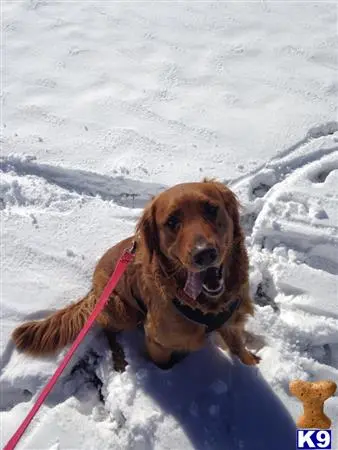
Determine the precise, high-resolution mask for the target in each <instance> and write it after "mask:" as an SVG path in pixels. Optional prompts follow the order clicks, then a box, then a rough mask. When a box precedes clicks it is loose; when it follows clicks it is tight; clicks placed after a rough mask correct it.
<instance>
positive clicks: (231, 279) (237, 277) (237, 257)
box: [208, 180, 249, 291]
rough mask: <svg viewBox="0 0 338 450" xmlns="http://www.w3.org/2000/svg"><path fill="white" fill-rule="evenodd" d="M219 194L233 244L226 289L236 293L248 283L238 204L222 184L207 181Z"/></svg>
mask: <svg viewBox="0 0 338 450" xmlns="http://www.w3.org/2000/svg"><path fill="white" fill-rule="evenodd" d="M208 181H209V182H210V183H212V184H213V186H214V187H215V188H216V189H217V191H218V192H219V194H221V196H222V199H223V203H224V207H225V209H226V210H227V212H228V214H229V215H230V217H231V219H232V222H233V227H234V229H233V244H232V251H231V256H230V260H229V264H228V279H227V284H228V288H229V289H231V290H234V291H237V290H238V289H239V288H240V287H241V285H243V283H247V282H248V270H249V261H248V255H247V251H246V248H245V242H244V233H243V230H242V227H241V225H240V215H239V211H240V203H239V201H238V199H237V197H236V195H235V194H234V193H233V192H232V191H231V190H230V189H229V188H227V187H226V186H224V184H222V183H220V182H218V181H214V180H208Z"/></svg>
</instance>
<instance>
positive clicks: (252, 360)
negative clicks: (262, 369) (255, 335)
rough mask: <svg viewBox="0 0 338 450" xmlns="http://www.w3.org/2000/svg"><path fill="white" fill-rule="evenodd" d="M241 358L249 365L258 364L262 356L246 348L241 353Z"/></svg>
mask: <svg viewBox="0 0 338 450" xmlns="http://www.w3.org/2000/svg"><path fill="white" fill-rule="evenodd" d="M239 359H240V360H241V361H242V363H243V364H245V365H247V366H256V365H257V364H259V362H260V361H261V359H262V358H260V357H259V356H257V355H255V354H254V353H252V352H250V351H249V350H246V349H245V351H244V352H243V353H242V354H241V355H239Z"/></svg>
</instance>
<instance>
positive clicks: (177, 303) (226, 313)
mask: <svg viewBox="0 0 338 450" xmlns="http://www.w3.org/2000/svg"><path fill="white" fill-rule="evenodd" d="M187 297H188V296H187V295H186V294H185V293H184V291H178V296H177V297H175V298H174V300H173V305H174V307H175V309H176V310H177V311H178V312H179V313H180V314H181V315H182V316H184V317H185V318H186V319H188V320H190V321H191V322H194V323H197V324H198V325H204V326H205V327H206V333H211V332H212V331H215V330H217V329H219V328H221V327H222V326H223V325H224V324H225V323H226V322H228V321H229V320H230V319H231V317H232V316H233V314H234V313H235V311H236V310H237V309H238V308H239V306H240V304H241V299H240V298H238V299H236V300H234V301H232V302H231V303H230V304H229V307H228V309H226V310H223V311H221V312H218V313H215V314H214V313H203V312H202V311H201V310H200V309H198V308H196V307H192V306H189V304H188V303H187V300H188V298H187ZM134 298H135V300H136V303H137V305H138V307H139V309H140V310H141V311H142V313H143V314H144V315H146V314H147V307H146V305H145V304H144V302H143V300H141V299H140V298H137V297H134ZM182 301H184V303H182ZM191 301H193V299H191ZM194 303H195V302H194ZM195 304H196V303H195Z"/></svg>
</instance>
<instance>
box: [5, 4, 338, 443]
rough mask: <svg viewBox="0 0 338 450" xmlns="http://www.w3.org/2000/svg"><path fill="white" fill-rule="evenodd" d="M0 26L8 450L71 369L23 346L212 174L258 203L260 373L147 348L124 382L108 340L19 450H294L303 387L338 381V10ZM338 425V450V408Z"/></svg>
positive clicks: (178, 8)
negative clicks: (161, 207)
mask: <svg viewBox="0 0 338 450" xmlns="http://www.w3.org/2000/svg"><path fill="white" fill-rule="evenodd" d="M1 8H2V13H3V16H2V28H3V30H4V33H3V41H2V63H3V92H2V121H1V122H2V123H1V124H2V138H1V142H2V157H1V161H0V169H1V182H0V210H1V211H0V213H1V225H2V239H1V256H2V258H1V276H2V280H1V289H2V291H1V311H0V313H1V339H0V348H1V355H2V358H1V372H0V391H1V399H0V417H1V443H2V444H4V443H5V442H6V441H7V440H8V439H9V437H10V436H11V434H12V433H13V432H14V431H15V429H16V428H17V426H18V425H19V423H20V422H21V420H22V419H23V418H24V417H25V414H26V413H27V412H28V410H29V409H30V407H31V406H32V404H33V402H34V399H36V396H37V393H38V392H39V390H40V389H41V388H42V386H43V385H44V384H45V383H46V381H47V380H48V378H49V377H50V376H51V375H52V373H53V371H54V370H55V368H56V366H57V363H58V362H60V360H61V358H62V355H63V354H64V351H63V352H61V354H59V355H57V356H56V357H53V358H45V359H32V358H29V357H27V356H25V355H22V354H19V353H18V352H16V350H15V349H14V348H13V345H12V343H11V341H10V333H11V331H12V330H13V328H14V327H15V326H16V325H18V324H19V323H21V322H22V321H24V320H27V319H32V318H41V317H44V316H45V315H46V314H48V313H49V312H50V311H52V310H54V309H56V308H59V307H60V306H63V305H66V304H68V303H69V302H70V301H73V300H75V299H76V298H78V297H80V296H82V295H83V294H84V293H85V292H86V290H87V289H88V287H89V286H90V278H91V274H92V270H93V267H94V265H95V261H96V260H97V259H98V258H99V257H100V256H101V255H102V254H103V252H104V251H105V250H106V249H107V248H109V247H110V246H111V245H113V244H114V243H116V242H118V241H119V240H121V239H122V238H124V237H126V236H128V235H130V234H132V233H133V230H134V227H135V223H136V220H137V218H138V217H139V215H140V213H141V211H142V207H143V206H144V204H145V203H146V201H147V200H148V199H149V198H151V196H152V195H154V194H156V193H157V192H160V191H161V190H163V189H164V188H165V187H167V186H171V185H173V184H175V183H177V182H183V181H191V180H200V179H201V178H202V177H203V176H216V177H217V178H219V179H220V180H222V181H224V182H226V183H228V184H229V185H230V186H231V188H232V189H233V190H234V191H235V192H236V193H237V195H238V197H239V198H240V201H241V203H242V205H243V211H242V219H243V226H244V228H245V231H246V235H247V246H248V250H249V255H250V280H251V290H252V295H253V297H254V299H255V303H256V315H255V318H254V319H252V320H251V321H250V323H249V326H248V329H249V331H250V332H251V333H253V334H254V338H253V339H252V342H251V344H250V345H251V346H252V348H253V349H255V350H256V351H257V352H258V354H259V355H260V356H261V357H262V362H261V363H260V365H259V366H258V368H248V367H245V366H243V365H242V364H241V363H240V362H239V361H237V360H235V361H231V360H229V358H228V357H227V355H226V354H225V353H224V352H222V351H221V350H219V349H217V348H216V346H215V345H214V344H213V342H210V343H209V344H208V347H207V348H206V349H204V350H202V351H200V352H197V353H195V354H192V355H190V356H189V357H188V358H186V359H185V360H183V361H182V362H181V363H180V364H178V365H177V366H175V367H174V368H173V369H171V370H169V371H161V370H159V369H158V368H156V367H155V366H154V365H153V364H151V363H150V362H149V361H147V360H146V359H145V358H144V356H143V347H142V336H141V335H140V332H135V333H126V334H123V335H121V342H122V344H123V347H124V348H125V351H126V355H127V359H128V362H129V366H128V367H127V370H126V372H125V373H123V374H119V373H116V372H114V371H113V368H112V362H111V357H110V353H109V349H108V344H107V342H106V341H105V338H104V337H103V336H102V334H101V333H100V330H98V329H95V330H93V331H92V332H91V334H90V336H88V337H87V339H86V342H85V343H84V344H83V345H82V346H81V348H80V349H79V352H78V353H77V354H76V357H75V358H74V360H73V361H72V363H71V366H70V367H69V368H67V370H66V373H65V374H64V375H63V377H62V380H60V382H59V383H58V385H57V386H56V388H55V390H54V391H53V392H52V394H51V395H50V397H49V398H48V400H47V402H46V403H45V404H44V405H43V407H42V409H41V410H40V412H39V414H38V416H37V417H36V419H35V420H34V422H33V423H32V425H31V427H30V428H29V431H27V432H26V434H25V435H24V437H23V438H22V441H21V442H20V444H19V445H18V448H22V449H48V450H58V449H59V450H62V449H70V448H72V449H75V448H77V449H88V450H89V449H93V448H100V449H110V448H112V449H135V450H136V449H137V450H141V449H145V450H146V449H154V450H155V449H156V450H163V449H183V448H184V449H192V448H196V449H224V448H228V449H231V450H239V449H248V450H265V449H267V450H269V449H271V448H273V449H274V450H286V449H291V448H295V429H294V425H293V419H296V418H297V416H298V415H299V414H300V412H301V405H300V403H299V402H298V400H297V399H295V398H294V397H292V396H291V395H290V394H289V391H288V383H289V381H290V380H292V379H296V378H301V379H308V380H318V379H323V378H329V379H333V380H336V381H337V379H338V313H337V311H338V308H337V306H338V297H337V293H338V289H337V288H338V286H337V274H338V251H337V246H338V195H337V189H336V186H337V183H338V123H337V121H336V118H337V111H336V98H337V92H338V83H337V77H336V71H335V69H336V66H337V49H336V23H337V9H336V5H335V4H333V3H327V2H325V3H324V2H320V3H314V2H311V3H310V2H308V3H303V2H302V3H301V2H299V3H297V2H288V3H286V2H284V3H281V2H267V1H264V2H245V3H242V2H237V3H236V2H227V3H223V2H157V3H155V2H153V3H150V2H110V3H108V2H104V1H101V2H100V1H98V2H91V1H86V2H67V3H65V2H63V1H58V2H52V1H49V0H24V1H15V2H3V3H2V5H1ZM99 391H101V393H102V396H103V398H104V402H101V401H100V399H99V394H98V392H99ZM326 411H327V414H328V415H329V416H330V417H331V419H333V439H334V443H333V445H332V448H333V449H336V450H337V449H338V423H337V417H338V397H337V394H336V396H335V397H333V398H331V399H329V400H328V401H327V402H326Z"/></svg>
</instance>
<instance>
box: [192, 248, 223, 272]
mask: <svg viewBox="0 0 338 450" xmlns="http://www.w3.org/2000/svg"><path fill="white" fill-rule="evenodd" d="M217 258H218V250H217V249H216V248H214V247H204V248H201V247H200V246H198V247H196V248H195V250H194V251H193V261H194V264H195V265H196V266H197V267H199V268H203V267H209V266H211V265H212V264H213V263H214V262H215V261H216V259H217Z"/></svg>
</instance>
